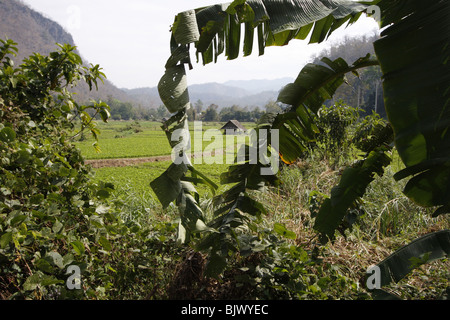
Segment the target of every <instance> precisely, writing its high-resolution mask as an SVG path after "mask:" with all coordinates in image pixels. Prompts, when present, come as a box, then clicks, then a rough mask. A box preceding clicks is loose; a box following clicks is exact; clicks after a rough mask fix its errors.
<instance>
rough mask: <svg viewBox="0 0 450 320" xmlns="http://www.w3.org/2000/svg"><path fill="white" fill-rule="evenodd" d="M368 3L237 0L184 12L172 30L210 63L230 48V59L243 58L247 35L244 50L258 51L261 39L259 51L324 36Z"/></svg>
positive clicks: (352, 20)
mask: <svg viewBox="0 0 450 320" xmlns="http://www.w3.org/2000/svg"><path fill="white" fill-rule="evenodd" d="M366 9H367V5H364V4H361V3H357V2H355V1H350V0H247V1H245V0H236V1H234V2H232V3H231V4H230V5H227V4H218V5H213V6H208V7H204V8H199V9H196V10H194V11H187V12H182V13H180V14H178V15H177V16H176V18H175V21H174V24H173V28H172V31H173V33H174V36H175V41H176V42H177V43H178V44H187V43H195V46H196V49H197V54H198V55H201V56H202V60H203V63H204V64H207V63H210V62H212V61H216V60H217V57H218V56H219V55H220V54H222V53H224V52H225V55H226V56H227V58H228V59H235V58H237V57H238V55H239V52H240V46H241V40H242V39H243V44H244V45H243V53H244V56H246V55H249V54H251V53H252V49H253V45H254V41H255V39H257V40H258V48H259V54H263V53H264V48H265V47H267V46H282V45H286V44H288V43H289V41H290V40H292V39H306V38H307V36H308V35H311V38H310V43H317V42H321V41H323V40H325V39H326V38H327V37H328V36H329V35H330V34H331V33H332V32H333V31H334V30H336V29H337V28H338V27H340V26H342V25H343V24H344V23H346V22H347V23H349V24H351V23H353V22H355V21H356V20H357V19H358V18H359V16H360V15H361V13H362V12H364V11H365V10H366ZM194 13H195V14H194ZM241 24H244V25H245V29H244V34H243V35H242V34H241V27H240V26H241ZM255 33H256V37H255Z"/></svg>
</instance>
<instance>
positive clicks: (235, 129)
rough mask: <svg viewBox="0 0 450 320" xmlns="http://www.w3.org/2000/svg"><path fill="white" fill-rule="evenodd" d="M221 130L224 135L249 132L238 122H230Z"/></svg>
mask: <svg viewBox="0 0 450 320" xmlns="http://www.w3.org/2000/svg"><path fill="white" fill-rule="evenodd" d="M220 130H223V131H224V134H242V133H245V132H246V131H247V129H245V127H244V126H243V125H242V124H241V123H240V122H239V121H237V120H229V121H228V122H227V123H226V124H225V125H224V126H223V127H222V128H220Z"/></svg>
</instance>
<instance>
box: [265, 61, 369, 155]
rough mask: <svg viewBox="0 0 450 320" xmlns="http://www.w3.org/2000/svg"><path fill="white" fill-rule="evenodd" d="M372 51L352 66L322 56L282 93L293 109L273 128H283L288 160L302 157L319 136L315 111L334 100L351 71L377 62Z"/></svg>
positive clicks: (283, 152) (282, 141) (282, 149)
mask: <svg viewBox="0 0 450 320" xmlns="http://www.w3.org/2000/svg"><path fill="white" fill-rule="evenodd" d="M377 64H378V61H377V60H376V59H374V58H373V57H371V56H370V55H369V54H368V55H367V56H365V57H362V58H359V59H358V60H356V61H355V62H354V63H353V64H352V65H348V64H347V62H346V61H345V60H344V59H342V58H338V59H336V60H334V61H331V60H330V59H328V58H322V60H321V62H320V63H319V64H314V63H309V64H307V65H306V66H305V67H304V68H303V69H302V70H301V71H300V74H299V75H298V77H297V79H296V80H295V81H294V83H290V84H288V85H286V86H285V87H284V88H283V89H282V90H281V91H280V93H279V95H278V101H279V102H282V103H284V104H287V105H289V106H291V108H290V109H289V112H286V113H282V114H279V115H277V116H276V118H275V120H274V121H273V122H272V129H278V130H280V143H279V145H280V150H279V152H280V155H281V157H282V160H283V161H284V162H286V163H291V162H293V161H295V160H296V159H298V158H299V157H300V155H301V154H302V152H303V151H305V149H306V146H305V144H306V143H307V142H310V141H312V140H314V139H315V135H316V133H318V131H319V129H318V128H317V126H316V125H315V123H314V121H313V119H312V117H311V114H312V113H317V111H318V110H319V109H320V107H321V106H322V105H323V103H324V102H325V101H326V100H328V99H331V98H332V96H333V95H334V93H335V92H336V90H337V89H338V88H339V87H340V86H341V85H342V84H344V83H345V82H346V74H347V73H350V72H352V73H356V74H357V70H358V69H361V68H365V67H368V66H373V65H377Z"/></svg>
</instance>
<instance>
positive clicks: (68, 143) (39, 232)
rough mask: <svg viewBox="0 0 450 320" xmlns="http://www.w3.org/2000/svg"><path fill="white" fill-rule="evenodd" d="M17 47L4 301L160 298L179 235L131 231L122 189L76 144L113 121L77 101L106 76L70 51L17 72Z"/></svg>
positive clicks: (3, 130)
mask: <svg viewBox="0 0 450 320" xmlns="http://www.w3.org/2000/svg"><path fill="white" fill-rule="evenodd" d="M15 45H16V44H15V43H14V42H13V41H11V40H6V41H5V40H1V46H0V61H1V68H0V162H1V167H0V262H1V264H0V265H1V267H0V298H3V299H24V298H25V299H64V298H70V299H86V298H89V299H106V298H111V297H121V298H126V297H130V298H135V297H136V296H141V297H142V296H149V297H154V296H157V295H158V294H159V293H158V292H157V291H156V289H155V288H156V286H157V285H158V281H156V279H157V278H158V277H157V276H156V271H155V270H156V269H158V270H161V267H160V266H161V265H166V264H167V262H166V261H165V260H164V258H163V255H164V252H166V253H167V252H168V249H167V248H168V247H167V246H169V245H170V241H167V246H166V244H164V245H163V244H162V243H160V238H161V237H162V236H163V235H168V234H171V231H172V226H171V225H165V224H163V225H158V224H156V225H155V226H154V227H153V228H144V227H141V226H140V225H139V224H137V223H133V222H125V221H124V220H123V218H122V216H121V214H120V211H119V210H118V208H117V207H115V206H113V205H112V204H111V202H110V201H108V198H109V197H110V195H111V193H112V192H113V190H114V186H113V185H112V184H111V183H104V182H95V183H94V182H93V180H91V169H90V167H88V166H86V165H85V163H84V160H83V157H82V156H81V154H80V151H79V150H78V149H77V148H76V147H75V145H74V143H73V142H74V141H75V140H76V138H77V136H79V135H80V134H81V133H83V132H84V131H85V130H86V129H88V130H89V131H90V132H91V133H92V135H93V136H94V138H96V137H97V135H98V133H99V131H98V129H97V128H96V123H95V121H94V117H95V116H96V115H100V116H101V118H102V120H104V121H107V119H108V117H109V107H108V106H107V105H106V104H104V103H102V102H94V103H93V104H92V105H90V106H84V105H78V104H77V103H76V102H75V101H74V100H73V98H72V93H70V91H71V90H72V88H73V87H74V86H75V85H76V83H77V82H78V81H85V82H87V83H88V85H89V86H90V88H91V89H93V87H94V86H96V85H97V81H98V80H102V78H104V75H103V73H102V72H101V71H100V68H99V66H91V67H84V66H83V65H82V62H81V59H80V57H79V56H78V55H76V54H75V53H74V47H71V46H69V45H61V46H60V50H58V51H56V52H52V53H50V55H49V56H45V57H44V56H41V55H39V54H34V55H33V56H31V57H29V58H28V59H26V60H24V62H23V64H22V65H20V66H19V67H14V63H13V61H12V59H11V58H10V56H11V55H13V54H14V53H15V52H17V49H16V47H15ZM88 111H89V113H88ZM75 120H81V122H80V121H77V122H76V121H75ZM74 123H81V128H79V129H80V130H79V132H78V133H76V134H74V132H76V130H75V127H74V126H75V125H74ZM167 238H168V237H167ZM69 267H71V268H69ZM73 267H75V269H78V270H79V271H80V274H79V275H76V273H73V272H72V271H71V270H72V268H73ZM144 274H145V277H144V276H143V275H144ZM72 276H76V278H74V277H72ZM159 276H160V277H161V278H162V279H164V277H167V276H168V275H167V273H166V274H165V275H162V274H160V275H159ZM76 280H81V283H80V282H77V281H76ZM71 281H72V282H71ZM69 284H71V286H69ZM78 284H80V286H79V287H78ZM152 290H153V291H152Z"/></svg>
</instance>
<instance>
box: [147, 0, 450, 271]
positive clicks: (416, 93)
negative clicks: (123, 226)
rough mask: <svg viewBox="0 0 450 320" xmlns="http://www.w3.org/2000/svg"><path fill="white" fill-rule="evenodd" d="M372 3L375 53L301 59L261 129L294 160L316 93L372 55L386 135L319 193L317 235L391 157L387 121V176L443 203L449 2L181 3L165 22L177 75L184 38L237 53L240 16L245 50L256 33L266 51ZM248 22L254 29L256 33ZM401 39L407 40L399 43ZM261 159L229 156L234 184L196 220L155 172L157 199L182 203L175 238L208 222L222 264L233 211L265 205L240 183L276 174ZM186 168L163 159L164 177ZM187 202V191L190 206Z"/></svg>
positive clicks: (449, 177)
mask: <svg viewBox="0 0 450 320" xmlns="http://www.w3.org/2000/svg"><path fill="white" fill-rule="evenodd" d="M369 4H370V5H372V6H369ZM375 5H376V6H377V7H375V8H376V9H377V10H379V11H380V17H381V21H380V27H386V29H385V30H384V31H383V33H382V37H381V38H380V39H379V40H377V41H376V42H375V43H374V49H375V55H376V57H372V56H371V55H370V54H368V55H366V56H361V57H359V58H358V59H357V60H355V61H354V62H353V63H352V64H349V63H348V62H346V61H345V60H344V59H342V58H338V59H334V60H331V59H329V58H322V59H321V60H320V64H308V65H307V66H305V68H303V69H302V71H301V72H300V74H299V76H298V78H297V79H296V80H295V82H294V83H292V84H290V85H288V86H286V87H285V88H284V90H283V91H282V92H280V95H279V97H278V101H279V102H282V103H284V104H286V105H288V106H289V107H288V108H287V109H286V110H285V111H284V112H283V113H280V114H278V115H277V116H276V117H275V118H274V119H272V121H271V122H269V123H265V124H264V128H265V129H267V128H270V129H278V130H279V137H280V144H279V149H278V152H279V154H280V157H281V160H282V161H284V162H286V163H291V162H292V161H295V160H296V159H297V158H298V157H300V156H301V154H302V152H303V151H304V149H305V144H306V143H308V142H310V141H312V140H313V139H314V136H315V135H316V134H317V133H318V128H317V126H316V125H315V123H314V122H313V117H312V114H315V113H317V112H318V110H319V108H320V107H321V106H322V104H323V103H324V101H326V100H327V99H330V98H331V97H332V96H333V94H334V93H335V92H336V90H337V88H339V87H340V86H341V85H342V84H343V83H344V82H345V80H346V78H345V76H346V74H349V73H354V74H358V72H359V71H360V70H361V69H363V68H367V67H371V66H376V65H380V67H381V71H382V73H383V79H382V80H383V92H384V102H385V108H386V112H387V115H388V118H389V126H386V127H382V128H380V130H379V133H380V135H381V136H383V137H385V138H386V139H379V137H375V139H374V141H373V142H374V143H373V144H371V148H370V149H369V150H367V154H366V157H365V158H364V159H362V160H361V161H360V162H358V163H357V164H355V166H354V167H349V168H347V169H346V170H345V171H344V173H343V175H342V178H341V181H340V183H339V186H338V187H337V188H335V189H334V190H333V192H332V195H331V198H330V199H327V200H326V201H325V202H324V203H323V205H322V207H321V210H320V211H319V213H318V215H317V217H316V221H315V228H316V230H317V231H318V232H319V233H320V234H321V236H322V239H323V240H324V241H326V240H328V239H332V238H333V237H334V234H335V231H336V230H337V229H338V228H339V227H340V226H342V224H343V223H344V222H345V221H344V219H345V216H346V213H347V211H348V209H349V208H350V207H351V206H352V205H353V204H354V203H355V201H356V200H357V199H358V198H359V197H361V196H362V195H363V194H364V192H365V189H366V187H367V186H368V184H370V182H371V181H372V180H373V178H374V175H375V174H379V175H380V174H382V173H383V168H384V167H385V166H386V165H387V164H388V163H389V162H390V159H389V157H388V156H387V154H386V151H387V150H389V148H388V147H389V143H390V141H389V137H390V135H389V134H386V133H388V131H389V130H390V129H392V130H393V131H394V134H395V140H394V142H395V146H396V148H397V150H398V152H399V154H400V157H401V159H402V161H403V163H404V164H405V166H406V168H405V169H404V170H402V171H401V172H399V173H397V174H396V176H395V178H396V179H404V178H407V177H410V176H414V177H413V178H411V179H410V180H409V182H408V184H407V186H406V189H405V194H406V195H407V196H408V197H409V198H410V199H412V200H413V201H415V202H416V203H418V204H420V205H423V206H427V207H437V210H436V211H435V213H434V216H436V215H440V214H444V213H447V212H449V211H450V196H449V195H450V184H449V183H448V181H450V169H449V168H450V166H449V165H448V159H449V158H450V137H449V135H450V130H449V123H450V122H449V119H450V107H449V105H448V101H449V99H450V91H449V90H448V88H449V87H450V73H449V72H448V63H447V62H448V58H449V47H448V43H449V40H450V39H449V37H450V34H449V33H445V32H442V30H446V29H447V28H448V24H447V21H448V18H449V12H450V3H449V2H448V1H444V0H433V1H427V2H426V3H425V2H423V1H418V0H412V1H408V2H407V3H405V2H404V1H390V0H375V1H372V2H370V3H365V4H363V3H356V2H348V1H333V2H330V1H325V0H315V1H314V0H304V1H300V0H299V1H289V2H284V3H283V5H279V2H278V1H275V0H263V1H248V2H246V1H242V0H237V1H234V2H232V3H231V4H230V5H228V6H221V5H217V6H209V7H206V8H202V9H199V10H192V11H185V12H182V13H180V14H179V15H177V16H176V18H175V21H174V24H173V27H172V35H173V43H172V49H173V51H172V56H171V58H170V59H169V61H168V63H167V64H166V74H169V75H170V74H171V73H173V74H174V75H176V74H178V73H179V72H180V69H182V70H184V64H185V63H188V62H189V59H187V58H186V56H183V55H181V54H180V52H186V53H187V52H188V45H189V44H191V43H194V44H195V47H196V50H197V55H198V56H201V58H202V61H203V63H204V64H208V63H210V62H213V61H216V60H217V57H218V56H219V55H220V54H223V53H225V55H226V56H227V58H228V59H230V60H231V59H235V58H237V57H238V55H239V51H240V39H241V34H240V30H241V28H240V26H241V24H244V26H245V33H244V45H243V52H244V56H246V55H249V54H251V52H252V48H253V42H254V39H255V38H256V39H257V40H258V44H259V45H258V49H259V53H260V54H264V49H265V47H267V46H273V45H278V46H282V45H286V44H288V43H289V42H290V41H291V40H292V39H306V38H307V37H308V36H310V38H309V39H310V40H309V42H310V43H318V42H322V41H324V40H325V39H326V38H327V37H328V36H329V35H330V34H331V33H332V32H333V31H334V30H336V29H337V28H338V27H339V26H341V25H343V24H344V23H346V22H348V23H353V22H354V21H356V20H357V19H358V18H359V17H360V15H361V14H362V13H364V12H368V11H369V9H370V11H372V9H373V8H374V7H373V6H375ZM377 10H375V11H377ZM255 31H257V37H254V36H255ZM174 44H176V46H175V45H174ZM405 48H408V51H407V52H405V51H404V50H405ZM187 56H189V54H188V53H187ZM176 57H182V58H180V59H176ZM178 63H180V64H178ZM176 90H177V92H185V91H186V90H187V86H184V84H180V86H179V87H177V88H176ZM178 112H179V114H178V115H176V116H174V119H173V120H174V121H175V120H176V121H178V122H179V124H178V125H177V126H178V127H180V126H181V123H182V122H183V121H185V120H184V118H183V117H182V114H183V112H184V111H183V108H182V107H181V108H179V109H178ZM172 123H173V122H172ZM262 167H263V164H261V163H258V164H256V165H254V166H253V167H252V166H251V165H250V164H248V163H245V164H242V165H240V166H232V167H230V169H229V171H228V172H227V173H224V175H223V179H222V181H223V183H232V182H233V183H237V184H236V185H235V186H234V187H233V188H232V189H231V190H230V191H227V192H226V193H225V195H222V196H221V197H220V199H222V201H221V202H220V203H221V204H223V205H224V207H222V208H221V209H220V210H218V211H217V214H218V215H219V214H221V215H220V216H219V217H218V218H216V219H215V220H214V221H213V222H212V223H211V224H209V225H208V226H207V227H206V226H205V227H202V228H201V229H200V230H199V229H197V228H196V227H195V226H196V224H195V223H196V221H202V219H203V217H202V213H201V212H200V211H198V210H190V209H189V210H188V209H187V208H188V207H187V206H186V205H185V201H184V200H185V199H187V198H188V191H186V189H185V188H182V187H181V186H180V187H178V188H176V189H174V190H173V191H172V192H171V193H169V192H168V190H167V189H166V188H163V187H161V188H158V187H159V186H158V183H161V181H163V180H164V179H163V178H162V179H158V180H155V181H154V183H153V186H154V190H155V191H157V192H156V193H157V194H162V193H164V203H166V204H167V203H168V202H171V201H173V200H175V199H179V203H181V204H183V206H180V215H181V216H182V223H181V227H180V230H183V231H184V232H183V233H182V240H185V239H189V237H188V236H187V234H186V232H188V233H190V232H199V231H204V230H207V228H208V227H209V228H212V229H213V230H214V231H216V232H213V233H211V234H209V235H208V236H207V237H206V239H205V240H204V241H203V242H202V243H201V244H200V245H199V246H200V247H201V248H202V249H203V250H205V251H207V252H209V255H210V260H209V262H210V263H209V264H208V265H209V266H210V269H209V272H213V271H214V272H217V271H219V272H220V271H221V270H223V268H224V266H225V265H226V259H227V254H228V252H233V251H235V250H236V246H238V245H237V244H236V242H233V240H232V239H233V236H234V234H233V233H232V232H230V229H233V228H235V227H236V226H241V225H243V224H245V218H244V217H243V216H241V215H240V211H243V210H244V211H245V212H247V213H248V214H251V215H257V216H258V215H259V214H260V213H261V212H263V211H264V210H263V209H262V208H261V207H260V205H259V204H257V203H256V202H254V200H253V199H251V198H250V197H249V195H248V193H247V191H249V190H255V189H256V190H257V189H259V188H261V186H263V185H264V184H266V183H270V182H274V181H273V180H276V179H271V178H270V177H268V176H262V175H260V174H259V173H260V171H259V169H261V168H262ZM188 170H190V171H191V172H192V171H193V170H194V169H193V168H191V167H190V166H187V167H185V168H180V167H179V168H178V170H177V171H176V169H175V167H174V166H171V167H170V168H169V169H168V172H167V173H166V174H165V175H166V176H170V179H171V184H170V186H172V187H173V186H174V185H177V183H178V182H176V181H178V180H177V178H179V181H180V182H179V184H180V185H181V179H182V177H183V176H184V174H185V173H186V172H187V171H188ZM172 171H176V172H178V175H174V174H173V172H172ZM169 172H170V174H169ZM174 178H175V180H174ZM157 186H158V187H157ZM224 199H226V200H224ZM195 205H196V204H195V202H194V201H193V202H192V203H191V206H190V207H189V208H193V206H195ZM239 210H240V211H239ZM183 221H184V223H183ZM231 221H232V222H233V224H231ZM200 225H202V224H201V223H200ZM203 225H204V224H203ZM203 225H202V226H203ZM232 234H233V236H232ZM224 239H228V240H229V241H225V240H224ZM224 252H225V253H226V254H225V256H224V254H223V253H224Z"/></svg>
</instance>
